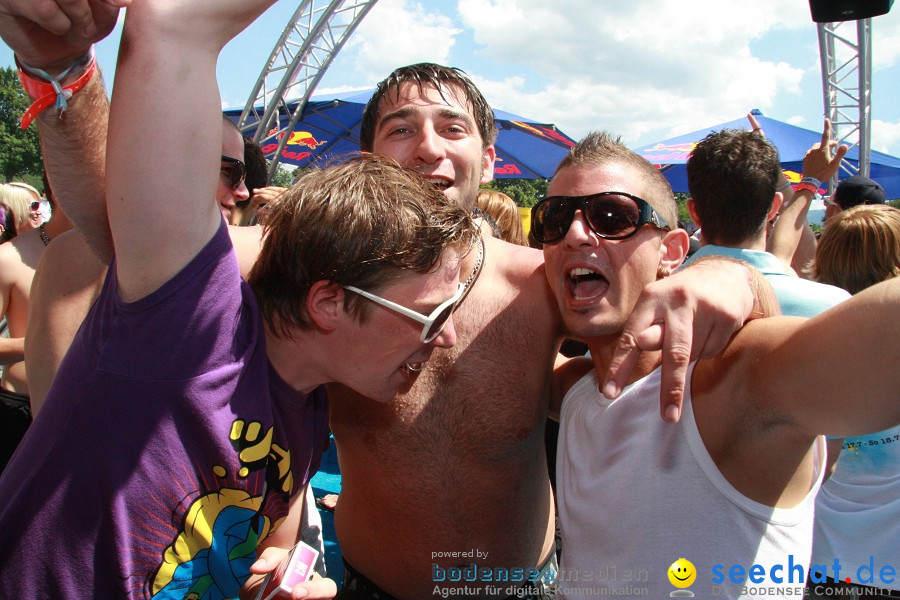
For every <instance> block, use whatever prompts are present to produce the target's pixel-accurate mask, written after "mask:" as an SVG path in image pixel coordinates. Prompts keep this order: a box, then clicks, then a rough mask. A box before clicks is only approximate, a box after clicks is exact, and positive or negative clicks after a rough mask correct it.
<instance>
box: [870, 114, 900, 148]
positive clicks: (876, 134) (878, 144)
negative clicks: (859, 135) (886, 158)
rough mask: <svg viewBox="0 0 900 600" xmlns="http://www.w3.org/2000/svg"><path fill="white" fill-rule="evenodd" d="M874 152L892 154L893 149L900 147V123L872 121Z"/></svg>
mask: <svg viewBox="0 0 900 600" xmlns="http://www.w3.org/2000/svg"><path fill="white" fill-rule="evenodd" d="M870 141H871V144H872V150H878V151H879V152H886V153H888V154H892V152H891V148H898V147H900V121H898V122H895V123H888V122H885V121H879V120H878V119H872V138H871V140H870Z"/></svg>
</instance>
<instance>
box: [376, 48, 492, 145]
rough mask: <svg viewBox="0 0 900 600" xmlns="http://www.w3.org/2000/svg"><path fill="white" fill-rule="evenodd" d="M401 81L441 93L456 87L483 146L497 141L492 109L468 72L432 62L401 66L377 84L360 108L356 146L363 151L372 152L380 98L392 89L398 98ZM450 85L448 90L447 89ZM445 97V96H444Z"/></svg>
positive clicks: (442, 94) (420, 88) (442, 95)
mask: <svg viewBox="0 0 900 600" xmlns="http://www.w3.org/2000/svg"><path fill="white" fill-rule="evenodd" d="M404 83H414V84H416V86H417V87H418V88H419V91H421V90H422V88H424V87H425V86H430V87H433V88H434V89H436V90H437V91H438V92H440V94H441V97H442V98H445V97H444V94H445V93H447V92H448V91H449V92H452V88H458V90H459V91H462V92H463V93H464V94H465V98H466V103H467V105H468V106H469V108H471V109H472V115H473V116H474V117H475V124H476V125H477V127H478V132H479V133H480V134H481V147H482V149H484V148H487V147H488V146H490V145H492V144H493V143H494V142H495V141H496V140H497V123H496V122H495V121H494V111H493V110H491V107H490V106H489V105H488V103H487V100H485V99H484V96H482V95H481V92H480V91H478V88H477V87H475V84H474V83H472V80H471V79H469V77H468V75H466V74H465V72H464V71H462V70H461V69H457V68H456V67H444V66H442V65H437V64H434V63H418V64H415V65H409V66H406V67H400V68H399V69H396V70H395V71H394V72H393V73H391V74H390V75H388V76H387V78H385V79H384V80H382V81H381V82H380V83H379V84H378V85H377V86H376V87H375V93H374V94H372V97H371V98H369V102H368V103H367V104H366V108H365V110H364V111H363V116H362V122H361V123H360V130H359V145H360V148H362V150H363V151H364V152H372V150H373V146H374V145H375V128H376V127H377V126H378V111H379V110H380V108H381V100H382V99H383V98H384V97H385V96H386V95H387V94H388V93H389V92H392V93H393V94H394V97H395V98H397V99H399V97H400V87H401V86H402V85H403V84H404ZM448 88H451V89H448ZM445 99H446V98H445Z"/></svg>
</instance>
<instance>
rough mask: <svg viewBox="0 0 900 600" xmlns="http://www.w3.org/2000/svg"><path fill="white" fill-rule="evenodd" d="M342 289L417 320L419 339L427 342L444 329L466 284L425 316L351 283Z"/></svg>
mask: <svg viewBox="0 0 900 600" xmlns="http://www.w3.org/2000/svg"><path fill="white" fill-rule="evenodd" d="M344 289H345V290H348V291H350V292H353V293H354V294H359V295H360V296H362V297H363V298H365V299H366V300H371V301H372V302H374V303H376V304H380V305H381V306H383V307H385V308H389V309H390V310H392V311H394V312H397V313H400V314H401V315H403V316H405V317H409V318H410V319H412V320H414V321H418V322H419V323H421V324H422V334H421V335H420V336H419V340H421V342H422V343H423V344H427V343H429V342H431V341H432V340H434V338H436V337H437V336H439V335H440V334H441V332H442V331H443V330H444V327H445V326H446V325H447V321H449V320H450V316H451V315H452V314H453V309H455V308H456V304H457V303H458V302H459V299H460V298H461V297H462V295H463V292H465V291H466V284H464V283H460V284H459V288H458V289H457V290H456V293H455V294H453V296H452V297H451V298H448V299H447V300H446V301H444V302H442V303H441V304H440V306H438V307H437V308H435V309H434V310H433V311H431V314H430V315H427V316H426V315H423V314H422V313H420V312H416V311H414V310H412V309H411V308H406V307H405V306H403V305H401V304H397V303H396V302H391V301H390V300H387V299H385V298H382V297H381V296H378V295H376V294H373V293H372V292H367V291H366V290H362V289H360V288H358V287H354V286H352V285H345V286H344Z"/></svg>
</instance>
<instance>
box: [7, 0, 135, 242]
mask: <svg viewBox="0 0 900 600" xmlns="http://www.w3.org/2000/svg"><path fill="white" fill-rule="evenodd" d="M129 2H130V0H41V1H39V2H38V1H35V0H0V35H2V37H3V40H4V41H5V42H6V43H7V45H9V47H10V48H12V50H13V51H14V52H15V54H16V57H17V59H18V60H19V62H20V64H22V65H26V66H29V67H31V68H33V69H39V70H41V71H44V72H45V73H46V74H48V75H50V76H54V77H55V76H58V75H60V74H61V73H62V72H63V71H65V70H66V69H67V68H68V67H69V66H70V65H72V64H73V63H74V62H77V59H78V58H79V57H82V56H84V55H85V54H86V53H87V52H88V51H89V50H90V48H91V44H92V43H93V42H95V41H97V40H100V39H102V38H104V37H105V36H106V35H108V34H109V32H110V31H111V30H112V28H113V26H114V25H115V23H116V19H117V17H118V13H119V8H120V7H122V6H127V5H128V4H129ZM82 71H83V69H82V70H79V69H78V68H76V69H75V70H74V71H72V73H71V74H70V75H69V76H68V77H66V78H64V79H62V80H61V84H62V85H67V84H69V83H71V82H72V81H74V80H77V79H78V78H79V76H80V74H81V72H82ZM35 72H36V71H35ZM37 78H38V80H40V76H38V77H37ZM66 104H67V108H66V111H65V112H64V113H63V114H62V115H61V116H60V115H58V114H57V111H56V110H55V109H54V107H53V106H51V107H49V108H47V109H45V110H43V111H42V112H41V113H39V115H38V116H37V119H36V120H37V124H38V125H37V126H38V131H39V134H40V138H41V151H42V153H43V157H44V166H45V168H46V170H47V174H48V177H49V179H50V181H51V185H52V186H53V188H54V190H56V192H57V193H56V197H57V200H58V201H59V203H60V204H61V205H62V206H63V208H64V209H65V211H66V213H67V214H68V215H69V217H70V218H71V219H72V222H73V223H74V224H75V226H76V227H78V228H79V229H81V230H82V232H83V233H84V234H85V236H86V238H87V239H88V240H89V241H90V243H91V249H92V250H93V251H94V253H95V254H97V256H98V257H100V258H103V259H104V260H105V259H106V258H108V257H109V255H110V251H111V238H110V237H109V228H108V225H107V219H106V208H105V203H104V201H103V200H104V195H105V191H104V172H103V171H104V166H105V157H106V124H107V117H108V102H107V99H106V90H105V88H104V86H103V81H102V78H101V76H100V73H99V70H96V71H94V73H93V75H92V76H90V78H89V79H88V80H87V82H86V85H85V87H84V88H83V89H81V90H80V91H77V92H75V93H74V94H73V95H72V96H71V97H70V98H69V99H68V101H67V102H66ZM32 126H33V125H32Z"/></svg>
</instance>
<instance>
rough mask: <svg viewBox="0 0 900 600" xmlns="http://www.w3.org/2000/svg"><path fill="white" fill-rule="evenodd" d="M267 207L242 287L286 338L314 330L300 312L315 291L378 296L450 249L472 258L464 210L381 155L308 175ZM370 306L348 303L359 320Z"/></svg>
mask: <svg viewBox="0 0 900 600" xmlns="http://www.w3.org/2000/svg"><path fill="white" fill-rule="evenodd" d="M270 206H271V208H270V209H268V212H267V214H266V219H265V227H264V232H263V246H262V251H261V252H260V255H259V258H258V259H257V261H256V263H255V265H254V266H253V270H252V271H251V272H250V276H249V278H248V281H249V283H250V286H251V287H252V288H253V292H254V295H255V296H256V299H257V302H258V303H259V307H260V310H261V312H262V315H263V318H264V319H265V320H266V322H267V323H268V324H269V326H270V327H271V328H272V329H273V331H278V332H280V333H281V335H285V336H289V335H290V333H291V329H292V328H293V327H296V328H300V329H306V328H309V327H310V325H309V323H308V322H307V315H306V310H305V303H306V296H307V294H308V292H309V289H310V287H311V286H312V285H313V284H314V283H315V282H317V281H330V282H333V283H335V284H337V285H354V286H357V287H360V288H363V289H367V290H377V289H378V288H379V287H380V286H382V285H385V284H386V283H388V282H390V281H393V280H396V279H397V278H399V277H403V276H408V275H409V274H410V273H421V274H424V273H429V272H431V271H432V270H434V268H435V267H436V266H437V265H438V264H439V263H440V260H441V258H442V256H443V252H444V250H445V249H446V248H451V247H452V248H458V249H459V250H460V251H461V252H463V253H464V252H468V250H469V249H470V248H471V246H472V243H473V241H474V239H475V235H476V231H477V230H476V228H475V224H474V222H473V221H472V217H471V215H470V214H469V211H468V210H465V209H464V208H462V207H460V206H459V205H458V204H457V203H456V202H455V201H454V200H452V199H450V198H448V197H447V196H445V195H444V194H443V193H441V192H440V191H438V189H437V188H436V187H434V186H433V185H432V184H431V183H429V182H428V180H426V179H425V178H423V177H421V176H420V175H418V174H417V173H416V172H415V171H413V170H411V169H407V168H405V167H402V166H400V164H399V163H397V162H396V161H395V160H394V159H392V158H390V157H387V156H384V155H380V154H363V155H361V156H356V157H353V158H351V159H349V160H347V161H346V162H343V163H341V164H337V165H334V166H331V167H327V168H324V169H314V170H312V171H311V172H309V173H308V174H306V175H304V176H303V177H301V178H300V179H299V180H298V181H297V182H296V183H295V184H294V185H293V186H291V187H290V188H289V189H288V190H287V191H286V192H285V193H284V194H282V195H281V196H280V197H279V199H278V202H273V203H271V204H270ZM369 304H371V303H364V302H362V301H361V300H360V299H359V298H358V297H357V296H356V295H355V294H349V295H348V300H347V305H348V307H349V308H350V310H354V311H356V314H358V315H360V317H361V318H362V319H364V318H365V316H366V314H367V312H366V310H367V308H368V306H369Z"/></svg>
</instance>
